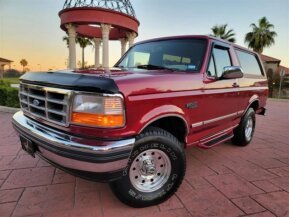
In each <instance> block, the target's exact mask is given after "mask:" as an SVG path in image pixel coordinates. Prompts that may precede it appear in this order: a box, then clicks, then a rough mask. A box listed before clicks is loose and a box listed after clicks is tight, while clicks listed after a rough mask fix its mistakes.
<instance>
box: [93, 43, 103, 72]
mask: <svg viewBox="0 0 289 217" xmlns="http://www.w3.org/2000/svg"><path fill="white" fill-rule="evenodd" d="M93 41H94V47H95V56H94V67H95V68H99V67H100V64H99V49H100V45H101V39H100V38H94V39H93Z"/></svg>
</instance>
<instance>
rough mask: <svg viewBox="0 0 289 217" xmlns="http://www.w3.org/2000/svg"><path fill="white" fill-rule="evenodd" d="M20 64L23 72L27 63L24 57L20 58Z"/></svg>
mask: <svg viewBox="0 0 289 217" xmlns="http://www.w3.org/2000/svg"><path fill="white" fill-rule="evenodd" d="M20 65H21V66H22V67H23V72H25V67H26V66H27V65H28V62H27V60H26V59H22V60H20Z"/></svg>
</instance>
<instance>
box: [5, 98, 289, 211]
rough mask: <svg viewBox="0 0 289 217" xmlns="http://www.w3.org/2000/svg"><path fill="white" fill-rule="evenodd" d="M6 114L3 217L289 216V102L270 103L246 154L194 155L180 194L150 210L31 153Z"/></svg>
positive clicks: (223, 150)
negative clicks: (24, 148)
mask: <svg viewBox="0 0 289 217" xmlns="http://www.w3.org/2000/svg"><path fill="white" fill-rule="evenodd" d="M11 116H12V115H11V114H8V113H0V216H1V217H4V216H35V217H37V216H53V217H54V216H60V217H64V216H75V217H80V216H85V217H86V216H99V217H114V216H116V217H130V216H143V217H149V216H155V217H161V216H166V217H173V216H181V217H183V216H184V217H186V216H222V217H224V216H255V217H257V216H259V217H269V216H289V130H288V128H289V102H276V101H270V102H269V103H268V114H267V116H265V117H258V118H257V121H258V123H257V129H256V134H255V137H254V140H253V142H252V143H251V144H250V145H249V146H248V147H245V148H240V147H235V146H232V145H231V144H230V143H224V144H221V145H220V146H218V147H215V148H213V149H211V150H207V151H205V150H200V149H198V148H191V149H189V150H188V151H187V158H188V169H187V174H186V177H185V180H184V182H183V184H182V185H181V187H180V189H179V190H178V192H177V193H176V194H175V195H174V196H173V197H172V198H171V199H170V200H168V201H167V202H165V203H163V204H161V205H159V206H152V207H149V208H145V209H133V208H130V207H127V206H125V205H123V204H122V203H120V202H119V201H118V200H117V199H116V198H115V197H114V195H113V194H112V193H111V191H110V189H109V187H108V185H107V184H99V183H92V182H88V181H85V180H82V179H79V178H75V177H73V176H71V175H68V174H66V173H63V172H61V171H59V170H57V169H55V168H54V167H51V166H49V165H48V164H47V163H45V162H43V161H42V160H40V159H38V158H36V159H33V158H31V157H30V156H28V155H26V154H25V153H24V152H23V151H22V150H21V149H20V144H19V142H18V138H17V136H16V134H15V133H14V131H13V129H12V126H11V123H10V122H11Z"/></svg>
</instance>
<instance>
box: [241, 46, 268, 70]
mask: <svg viewBox="0 0 289 217" xmlns="http://www.w3.org/2000/svg"><path fill="white" fill-rule="evenodd" d="M237 55H238V57H239V60H240V64H241V67H242V69H243V71H244V74H249V75H263V73H262V70H261V68H260V64H259V62H258V59H257V57H256V56H255V55H254V54H250V53H246V52H243V51H240V50H237Z"/></svg>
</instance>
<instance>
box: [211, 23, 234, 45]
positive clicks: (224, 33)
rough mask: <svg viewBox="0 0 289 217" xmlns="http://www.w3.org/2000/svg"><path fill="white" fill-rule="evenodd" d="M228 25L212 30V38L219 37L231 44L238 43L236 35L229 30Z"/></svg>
mask: <svg viewBox="0 0 289 217" xmlns="http://www.w3.org/2000/svg"><path fill="white" fill-rule="evenodd" d="M227 26H228V25H227V24H224V25H215V26H213V27H212V28H211V30H212V32H213V34H211V36H214V37H217V38H221V39H224V40H227V41H229V42H233V43H235V42H236V39H235V37H234V36H235V33H234V30H233V29H229V30H227Z"/></svg>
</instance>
